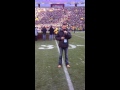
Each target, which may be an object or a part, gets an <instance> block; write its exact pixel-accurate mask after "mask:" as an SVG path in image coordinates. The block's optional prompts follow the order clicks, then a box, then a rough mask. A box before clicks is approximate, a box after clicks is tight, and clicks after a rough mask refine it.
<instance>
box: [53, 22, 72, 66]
mask: <svg viewBox="0 0 120 90" xmlns="http://www.w3.org/2000/svg"><path fill="white" fill-rule="evenodd" d="M55 38H56V40H58V41H59V49H60V55H59V62H58V67H59V68H60V67H61V66H62V54H63V50H64V52H65V63H66V66H67V67H70V65H69V62H68V46H69V42H68V39H70V38H71V33H70V32H69V31H68V29H67V23H63V25H62V29H61V30H60V31H59V32H58V33H57V35H56V36H55Z"/></svg>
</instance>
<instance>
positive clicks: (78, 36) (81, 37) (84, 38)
mask: <svg viewBox="0 0 120 90" xmlns="http://www.w3.org/2000/svg"><path fill="white" fill-rule="evenodd" d="M73 35H75V34H73ZM75 36H77V35H75ZM77 37H81V36H77ZM81 38H83V39H85V38H84V37H81Z"/></svg>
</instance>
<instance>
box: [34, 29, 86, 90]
mask: <svg viewBox="0 0 120 90" xmlns="http://www.w3.org/2000/svg"><path fill="white" fill-rule="evenodd" d="M71 33H72V38H71V39H70V40H69V44H72V45H75V46H76V48H72V47H71V46H70V47H69V50H68V58H69V62H70V66H71V67H70V68H67V69H68V72H69V75H70V78H71V81H72V83H73V87H74V90H85V46H77V45H85V39H84V37H85V32H82V31H81V32H76V33H73V32H71ZM79 36H80V37H79ZM81 37H83V38H81ZM42 45H46V46H48V45H52V46H49V47H52V48H51V49H49V48H48V49H47V47H46V46H42ZM40 47H41V48H44V49H38V48H40ZM63 54H64V53H63ZM58 57H59V53H58V50H57V46H56V43H55V40H52V41H49V40H46V41H42V40H38V41H35V90H69V88H68V84H67V81H66V77H65V73H64V71H63V68H57V65H58ZM63 58H64V56H63Z"/></svg>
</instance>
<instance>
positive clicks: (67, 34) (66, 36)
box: [65, 31, 72, 39]
mask: <svg viewBox="0 0 120 90" xmlns="http://www.w3.org/2000/svg"><path fill="white" fill-rule="evenodd" d="M65 38H66V39H70V38H72V35H71V33H70V32H68V31H66V33H65Z"/></svg>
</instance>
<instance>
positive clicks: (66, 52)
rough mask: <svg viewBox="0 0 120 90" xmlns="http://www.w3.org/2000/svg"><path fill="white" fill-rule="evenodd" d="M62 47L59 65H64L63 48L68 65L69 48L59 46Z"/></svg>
mask: <svg viewBox="0 0 120 90" xmlns="http://www.w3.org/2000/svg"><path fill="white" fill-rule="evenodd" d="M59 49H60V55H59V65H62V55H63V50H64V53H65V63H66V65H68V64H69V63H68V48H61V47H59Z"/></svg>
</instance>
